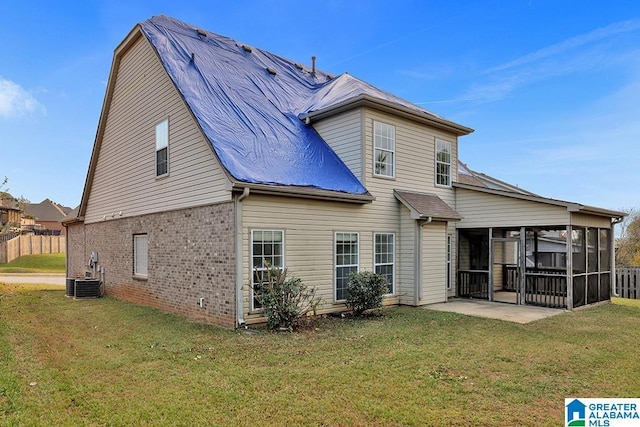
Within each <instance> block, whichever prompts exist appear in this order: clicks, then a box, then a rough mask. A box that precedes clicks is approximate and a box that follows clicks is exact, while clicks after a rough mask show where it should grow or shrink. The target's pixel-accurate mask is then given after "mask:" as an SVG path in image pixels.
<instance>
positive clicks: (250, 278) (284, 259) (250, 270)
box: [249, 228, 286, 312]
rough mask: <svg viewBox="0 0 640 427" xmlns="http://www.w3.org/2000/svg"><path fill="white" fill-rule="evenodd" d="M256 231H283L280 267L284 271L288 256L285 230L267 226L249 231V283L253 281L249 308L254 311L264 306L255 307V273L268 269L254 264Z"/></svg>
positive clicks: (250, 288) (250, 289)
mask: <svg viewBox="0 0 640 427" xmlns="http://www.w3.org/2000/svg"><path fill="white" fill-rule="evenodd" d="M256 231H262V232H265V231H270V232H273V233H282V266H281V267H280V266H279V267H278V268H279V269H280V270H282V271H284V269H285V268H286V256H285V242H286V240H285V233H284V230H278V229H266V228H255V229H251V230H250V231H249V239H250V240H249V283H251V286H250V287H249V309H250V310H251V311H252V312H257V311H260V310H262V307H255V298H254V295H253V285H254V283H253V273H254V271H255V270H258V271H266V268H264V267H261V268H258V269H256V268H255V267H254V266H253V233H254V232H256Z"/></svg>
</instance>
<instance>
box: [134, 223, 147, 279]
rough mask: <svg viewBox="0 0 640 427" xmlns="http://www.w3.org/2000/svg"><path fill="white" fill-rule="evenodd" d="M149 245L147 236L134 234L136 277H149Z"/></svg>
mask: <svg viewBox="0 0 640 427" xmlns="http://www.w3.org/2000/svg"><path fill="white" fill-rule="evenodd" d="M148 247H149V246H148V243H147V235H146V234H134V236H133V274H134V276H140V277H147V274H148V263H147V260H148V256H149V254H148V252H149V249H148Z"/></svg>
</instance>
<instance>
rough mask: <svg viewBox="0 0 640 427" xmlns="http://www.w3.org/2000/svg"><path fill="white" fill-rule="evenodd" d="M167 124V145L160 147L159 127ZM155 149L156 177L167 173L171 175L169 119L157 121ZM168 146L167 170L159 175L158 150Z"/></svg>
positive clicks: (161, 176)
mask: <svg viewBox="0 0 640 427" xmlns="http://www.w3.org/2000/svg"><path fill="white" fill-rule="evenodd" d="M165 124H166V145H164V146H162V147H160V148H158V129H159V128H160V127H161V126H163V125H165ZM155 144H156V146H155V148H156V149H155V151H154V156H155V159H154V165H155V176H156V178H163V177H165V176H167V175H169V119H168V118H167V119H163V120H161V121H159V122H158V123H156V126H155ZM164 148H166V149H167V171H166V172H165V173H163V174H161V175H158V151H160V150H162V149H164Z"/></svg>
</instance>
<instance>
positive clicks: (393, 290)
mask: <svg viewBox="0 0 640 427" xmlns="http://www.w3.org/2000/svg"><path fill="white" fill-rule="evenodd" d="M379 235H391V236H393V242H392V244H393V248H392V249H393V257H392V258H391V259H392V262H390V263H389V262H384V263H377V262H376V255H377V252H376V236H379ZM379 265H391V266H392V267H393V274H392V275H391V280H393V283H391V293H388V294H385V295H395V293H396V233H388V232H387V233H384V232H375V233H373V271H374V273H375V272H376V267H377V266H379Z"/></svg>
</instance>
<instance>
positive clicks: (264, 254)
mask: <svg viewBox="0 0 640 427" xmlns="http://www.w3.org/2000/svg"><path fill="white" fill-rule="evenodd" d="M270 267H276V268H279V269H281V270H282V269H283V268H284V232H283V231H282V230H252V231H251V268H252V284H253V289H258V288H259V287H260V285H261V284H262V283H265V282H266V281H267V270H268V269H269V268H270ZM253 289H252V292H251V293H252V295H253ZM251 301H252V304H253V306H252V309H253V310H255V309H259V308H262V305H261V304H260V302H259V301H258V300H257V299H256V297H255V295H253V297H252V298H251Z"/></svg>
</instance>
